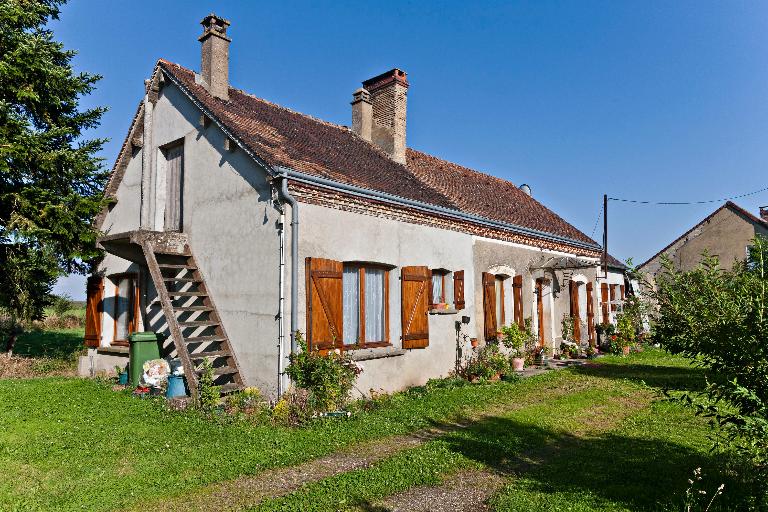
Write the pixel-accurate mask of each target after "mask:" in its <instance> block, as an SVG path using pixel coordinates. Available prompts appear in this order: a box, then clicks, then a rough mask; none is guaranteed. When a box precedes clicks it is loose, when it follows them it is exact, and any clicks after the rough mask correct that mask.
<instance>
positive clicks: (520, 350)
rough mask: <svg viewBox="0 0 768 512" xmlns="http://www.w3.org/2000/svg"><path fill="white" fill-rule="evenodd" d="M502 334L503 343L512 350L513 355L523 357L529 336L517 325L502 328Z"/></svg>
mask: <svg viewBox="0 0 768 512" xmlns="http://www.w3.org/2000/svg"><path fill="white" fill-rule="evenodd" d="M501 334H502V336H501V343H502V345H504V346H505V347H506V348H507V349H509V350H510V353H511V355H512V356H514V357H523V356H524V349H525V342H526V341H527V340H528V336H529V334H528V333H527V332H526V331H525V330H524V329H521V328H520V326H518V325H517V324H516V323H513V324H512V325H505V326H504V327H502V328H501Z"/></svg>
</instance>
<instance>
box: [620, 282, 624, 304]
mask: <svg viewBox="0 0 768 512" xmlns="http://www.w3.org/2000/svg"><path fill="white" fill-rule="evenodd" d="M619 291H620V292H621V300H622V301H623V300H624V299H625V296H624V285H623V284H621V285H619Z"/></svg>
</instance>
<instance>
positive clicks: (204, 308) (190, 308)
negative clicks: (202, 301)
mask: <svg viewBox="0 0 768 512" xmlns="http://www.w3.org/2000/svg"><path fill="white" fill-rule="evenodd" d="M173 310H174V311H180V312H182V313H183V312H185V311H213V308H212V307H210V306H173Z"/></svg>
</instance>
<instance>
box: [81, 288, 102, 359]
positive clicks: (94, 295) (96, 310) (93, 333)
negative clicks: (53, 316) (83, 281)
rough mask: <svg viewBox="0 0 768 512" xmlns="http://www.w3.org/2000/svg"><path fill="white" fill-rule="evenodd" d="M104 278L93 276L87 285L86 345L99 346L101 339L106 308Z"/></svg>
mask: <svg viewBox="0 0 768 512" xmlns="http://www.w3.org/2000/svg"><path fill="white" fill-rule="evenodd" d="M103 296H104V280H103V279H102V278H101V277H100V276H91V277H89V278H88V281H87V285H86V297H87V298H86V303H85V340H84V341H85V346H86V347H94V348H95V347H98V346H99V343H100V341H101V313H102V311H103V310H104V307H103V305H102V298H103Z"/></svg>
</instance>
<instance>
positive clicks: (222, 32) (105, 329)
mask: <svg viewBox="0 0 768 512" xmlns="http://www.w3.org/2000/svg"><path fill="white" fill-rule="evenodd" d="M202 25H203V34H202V36H201V37H200V42H201V44H202V64H201V71H200V72H199V73H198V72H195V71H192V70H189V69H187V68H184V67H182V66H179V65H177V64H173V63H171V62H168V61H165V60H160V61H158V63H157V65H156V67H155V68H154V71H153V73H152V76H151V78H150V79H149V80H147V81H146V94H145V96H144V98H143V100H142V101H141V102H140V104H139V106H138V109H137V111H136V114H135V116H134V118H133V120H132V122H131V126H130V129H129V132H128V135H127V137H126V139H125V142H124V144H123V147H122V149H121V151H120V153H119V155H118V158H117V161H116V163H115V166H114V169H113V172H112V176H111V178H110V181H109V184H108V186H107V190H106V194H107V195H108V196H109V197H110V198H112V199H113V202H112V204H111V205H110V207H109V208H108V209H106V210H105V211H104V212H102V214H101V215H100V216H99V218H98V219H97V226H98V227H99V229H100V230H101V231H102V233H103V236H102V237H101V238H100V240H99V244H100V246H101V247H102V248H103V249H104V251H105V256H104V258H103V259H102V260H101V261H100V262H99V263H98V266H97V268H96V269H95V272H94V275H93V276H92V277H91V278H90V279H89V281H88V309H87V311H88V315H87V322H86V324H87V328H86V345H87V346H88V347H89V352H88V355H87V356H84V357H83V358H82V360H81V372H83V373H88V372H92V371H94V370H101V369H109V368H111V367H112V365H113V364H125V361H126V358H127V348H126V345H127V341H126V340H127V336H128V334H129V333H131V332H134V331H142V330H152V331H158V332H163V333H166V334H167V335H168V340H167V342H166V346H165V349H166V352H167V354H168V355H170V356H174V357H179V358H180V359H181V360H182V363H183V365H184V369H185V372H186V374H187V378H188V380H189V381H190V384H193V385H194V383H195V381H196V378H197V375H198V369H199V365H200V363H201V362H202V361H203V360H204V359H206V358H207V359H210V360H212V361H213V364H214V366H215V372H216V375H217V383H219V384H222V385H224V386H225V389H236V388H238V387H239V386H242V385H253V386H258V387H260V388H261V389H262V390H263V391H264V392H265V393H266V394H268V395H270V396H275V394H277V393H279V392H280V391H282V390H284V389H285V386H286V385H287V380H286V379H285V376H284V375H283V369H284V367H285V365H286V360H287V355H288V354H289V353H290V352H291V351H292V350H296V340H295V339H294V335H295V333H296V331H297V330H298V331H301V332H302V333H303V334H304V336H305V337H306V339H307V341H308V343H309V346H310V347H312V348H318V349H321V350H329V349H340V350H345V351H349V353H350V354H351V355H352V357H353V358H354V359H356V360H357V361H359V362H360V365H361V366H362V367H363V369H364V373H363V374H362V375H361V376H360V380H359V382H358V384H357V388H358V389H360V390H363V392H365V391H366V390H368V389H383V390H385V391H393V390H397V389H402V388H404V387H407V386H411V385H418V384H423V383H425V382H426V381H427V380H428V379H429V378H434V377H440V376H445V375H447V374H448V372H449V371H450V370H451V369H452V368H453V367H454V362H455V358H456V354H457V347H463V348H464V352H465V353H466V350H467V349H468V348H469V338H480V339H481V340H492V339H493V338H495V337H496V333H497V331H498V330H499V329H500V328H501V327H502V326H503V325H508V324H510V323H512V322H516V323H518V324H520V325H523V322H524V319H525V318H529V317H530V318H531V319H532V321H533V328H534V329H535V330H536V332H537V333H538V335H539V340H540V343H541V344H542V345H543V346H548V347H552V348H554V349H557V347H558V346H559V343H558V340H559V339H560V331H561V328H560V322H561V320H562V317H563V315H572V316H574V317H577V318H580V319H581V320H582V321H581V322H579V323H580V325H579V332H578V333H577V336H578V337H579V339H581V340H584V341H587V340H590V341H592V342H593V343H594V339H595V335H594V326H595V323H599V322H601V321H602V320H603V319H608V320H609V321H610V317H611V314H612V312H613V311H615V308H616V307H618V304H619V301H620V299H621V297H623V296H624V293H625V291H624V288H623V286H624V281H623V277H622V276H623V271H622V270H621V268H620V265H621V264H618V265H619V267H616V265H615V263H618V262H615V263H614V264H612V268H613V270H612V271H611V273H610V275H609V277H608V279H602V278H601V277H600V276H601V274H600V272H601V270H600V269H599V264H600V261H599V260H600V255H601V248H600V247H599V246H598V244H596V243H595V242H594V241H593V240H591V239H590V238H589V237H588V236H586V235H585V234H584V233H582V232H581V231H579V230H578V229H576V228H575V227H573V226H572V225H570V224H569V223H568V222H566V221H565V220H564V219H562V218H561V217H559V216H558V215H557V214H555V213H554V212H552V211H551V210H550V209H548V208H547V207H545V206H544V205H542V204H541V203H539V202H538V201H536V200H535V199H534V198H533V197H531V195H530V193H529V192H530V189H528V187H520V188H519V187H517V186H515V185H513V184H512V183H510V182H509V181H506V180H503V179H500V178H496V177H493V176H489V175H487V174H483V173H480V172H477V171H474V170H472V169H468V168H466V167H462V166H460V165H457V164H454V163H451V162H447V161H445V160H441V159H439V158H436V157H434V156H431V155H427V154H425V153H422V152H420V151H416V150H413V149H411V148H409V147H408V146H407V145H406V125H407V115H406V110H407V108H406V107H407V93H408V89H409V82H408V79H407V75H406V73H405V72H404V71H402V70H399V69H393V70H391V71H387V72H386V73H383V74H381V75H379V76H376V77H374V78H371V79H369V80H365V81H364V82H362V87H361V88H359V89H357V90H356V91H354V93H353V95H352V102H351V110H352V112H351V114H352V115H351V117H352V127H351V128H348V127H345V126H340V125H336V124H332V123H328V122H325V121H321V120H319V119H315V118H313V117H310V116H307V115H303V114H300V113H298V112H295V111H292V110H289V109H286V108H283V107H281V106H278V105H275V104H273V103H270V102H268V101H265V100H262V99H259V98H257V97H255V96H252V95H250V94H248V93H246V92H243V91H241V90H239V89H235V88H232V87H231V86H230V84H229V78H228V60H229V44H230V39H229V36H228V33H227V30H228V26H229V22H228V21H226V20H224V19H222V18H219V17H217V16H215V15H210V16H207V17H206V18H205V19H204V20H203V21H202ZM601 312H602V313H601Z"/></svg>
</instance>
